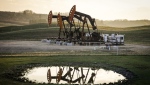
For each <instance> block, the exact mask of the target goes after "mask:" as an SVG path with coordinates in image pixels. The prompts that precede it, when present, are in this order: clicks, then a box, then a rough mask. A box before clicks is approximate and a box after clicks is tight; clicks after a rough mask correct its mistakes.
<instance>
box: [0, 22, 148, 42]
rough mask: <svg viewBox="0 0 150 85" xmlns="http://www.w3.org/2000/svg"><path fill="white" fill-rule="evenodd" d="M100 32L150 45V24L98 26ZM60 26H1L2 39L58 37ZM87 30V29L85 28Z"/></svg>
mask: <svg viewBox="0 0 150 85" xmlns="http://www.w3.org/2000/svg"><path fill="white" fill-rule="evenodd" d="M98 29H99V32H100V33H106V34H111V33H119V34H124V35H125V44H142V45H150V26H140V27H128V28H115V27H98ZM58 31H59V28H56V27H53V26H52V28H49V27H48V25H47V24H46V23H45V24H44V23H41V24H33V25H25V26H8V27H0V40H41V39H45V38H48V37H58ZM85 31H86V30H85Z"/></svg>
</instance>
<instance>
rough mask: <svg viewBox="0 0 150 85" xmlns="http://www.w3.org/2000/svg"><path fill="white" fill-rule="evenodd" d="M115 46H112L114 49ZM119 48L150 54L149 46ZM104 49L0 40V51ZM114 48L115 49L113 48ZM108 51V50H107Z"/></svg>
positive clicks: (99, 47)
mask: <svg viewBox="0 0 150 85" xmlns="http://www.w3.org/2000/svg"><path fill="white" fill-rule="evenodd" d="M115 47H116V46H112V47H111V50H114V48H115ZM119 48H120V49H124V48H125V49H126V50H124V51H127V49H128V50H130V51H132V52H135V53H137V54H140V55H150V46H143V45H131V44H126V45H124V46H119ZM93 50H106V49H105V46H104V45H101V46H78V45H75V46H65V45H62V46H60V45H56V44H50V43H47V42H41V41H17V40H3V41H0V53H28V52H58V51H59V52H63V51H93ZM115 50H116V49H115ZM108 52H109V51H108Z"/></svg>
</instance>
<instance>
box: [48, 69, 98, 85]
mask: <svg viewBox="0 0 150 85" xmlns="http://www.w3.org/2000/svg"><path fill="white" fill-rule="evenodd" d="M65 68H67V67H62V68H61V67H59V71H58V72H57V75H56V76H51V69H50V68H49V69H48V71H47V80H48V83H51V80H52V79H56V83H57V84H58V83H59V82H60V80H63V81H65V82H66V83H69V84H71V83H79V84H85V83H86V81H87V78H88V75H90V74H89V71H90V68H84V69H83V68H82V67H81V68H80V70H79V68H78V67H68V68H69V69H68V70H67V71H66V73H64V69H65ZM85 70H86V74H84V72H85ZM91 70H93V72H92V73H91V76H90V77H89V80H88V82H87V83H93V84H94V80H95V78H96V74H97V71H98V69H95V68H93V69H91ZM75 72H76V73H75ZM63 73H64V75H63ZM74 75H76V78H74Z"/></svg>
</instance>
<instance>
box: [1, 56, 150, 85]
mask: <svg viewBox="0 0 150 85" xmlns="http://www.w3.org/2000/svg"><path fill="white" fill-rule="evenodd" d="M85 58H86V59H85ZM149 61H150V57H149V56H82V55H81V56H75V55H74V56H69V55H67V56H61V55H60V56H45V57H44V56H41V57H36V56H35V57H34V56H33V57H30V56H22V57H21V56H20V57H6V56H5V57H0V65H1V66H0V84H1V85H33V84H29V83H22V82H19V81H15V80H11V79H7V78H5V77H3V76H1V75H2V74H3V73H4V72H5V71H7V70H9V69H11V68H14V67H16V66H21V65H25V64H32V65H33V64H37V63H40V64H45V63H48V64H52V63H72V62H76V63H86V64H89V66H90V64H92V63H95V62H97V63H103V64H111V65H115V66H121V67H123V68H126V69H128V70H130V71H132V72H133V73H134V74H135V75H137V76H138V78H136V79H135V81H134V83H133V84H132V85H149V84H150V81H149V80H150V73H149V72H150V62H149Z"/></svg>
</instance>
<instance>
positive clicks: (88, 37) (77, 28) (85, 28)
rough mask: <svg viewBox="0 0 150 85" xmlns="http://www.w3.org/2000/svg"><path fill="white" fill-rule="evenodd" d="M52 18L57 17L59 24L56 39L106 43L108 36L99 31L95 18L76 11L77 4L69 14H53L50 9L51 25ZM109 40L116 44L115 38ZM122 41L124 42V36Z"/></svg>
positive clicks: (72, 41)
mask: <svg viewBox="0 0 150 85" xmlns="http://www.w3.org/2000/svg"><path fill="white" fill-rule="evenodd" d="M52 18H57V24H58V26H59V32H58V37H56V38H55V40H56V41H64V42H68V43H74V44H76V43H78V44H89V43H90V44H94V43H96V44H100V43H102V42H104V43H106V42H105V40H106V36H103V35H102V34H100V32H99V31H98V29H97V25H96V22H95V19H94V18H92V17H91V16H90V15H88V14H85V13H81V12H78V11H76V5H74V6H73V7H72V8H71V10H70V12H69V16H62V15H60V13H58V15H53V13H52V11H50V12H49V14H48V24H49V26H50V25H51V23H52ZM89 24H90V25H89ZM107 38H108V36H107ZM53 39H54V38H53ZM108 39H109V38H108ZM108 39H107V40H108ZM115 39H116V40H115V42H117V41H118V42H119V40H118V39H121V38H117V37H116V38H115ZM120 41H121V40H120ZM109 42H112V44H114V40H109ZM121 42H122V43H123V42H124V37H123V40H122V41H121Z"/></svg>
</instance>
